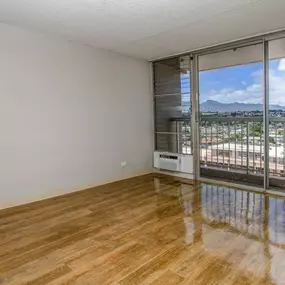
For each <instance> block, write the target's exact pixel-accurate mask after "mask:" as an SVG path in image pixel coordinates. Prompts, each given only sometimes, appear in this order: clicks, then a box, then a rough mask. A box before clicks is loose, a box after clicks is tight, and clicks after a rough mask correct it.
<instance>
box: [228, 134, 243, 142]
mask: <svg viewBox="0 0 285 285" xmlns="http://www.w3.org/2000/svg"><path fill="white" fill-rule="evenodd" d="M242 139H243V135H242V134H232V135H231V136H230V141H231V142H234V141H241V140H242Z"/></svg>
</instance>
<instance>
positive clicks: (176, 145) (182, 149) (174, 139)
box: [156, 133, 192, 154]
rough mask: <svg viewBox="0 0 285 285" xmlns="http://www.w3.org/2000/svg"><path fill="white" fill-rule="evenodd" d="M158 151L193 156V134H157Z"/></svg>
mask: <svg viewBox="0 0 285 285" xmlns="http://www.w3.org/2000/svg"><path fill="white" fill-rule="evenodd" d="M156 150H157V151H163V152H171V153H179V154H192V148H191V134H190V133H183V134H156Z"/></svg>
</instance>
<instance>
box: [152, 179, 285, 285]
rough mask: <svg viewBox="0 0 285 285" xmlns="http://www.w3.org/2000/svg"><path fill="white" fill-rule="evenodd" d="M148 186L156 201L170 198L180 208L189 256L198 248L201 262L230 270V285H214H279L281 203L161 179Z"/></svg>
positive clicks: (284, 243) (282, 276) (284, 255)
mask: <svg viewBox="0 0 285 285" xmlns="http://www.w3.org/2000/svg"><path fill="white" fill-rule="evenodd" d="M154 185H155V189H156V192H157V193H158V194H159V195H162V196H163V195H167V196H171V197H173V199H176V201H177V203H179V204H180V205H181V209H182V210H181V211H182V212H183V222H184V227H185V237H184V242H185V243H186V244H187V245H189V246H192V247H191V250H192V251H193V248H195V247H193V245H195V244H199V249H198V247H196V248H195V250H198V251H199V254H200V255H201V256H205V255H206V256H207V258H209V259H211V258H214V259H215V260H217V262H218V264H219V265H220V266H221V267H223V268H224V269H223V270H225V268H227V270H233V269H234V270H235V272H236V273H233V275H232V274H231V275H230V276H231V278H233V280H231V281H232V282H229V283H228V281H226V280H223V281H222V280H221V279H219V283H220V284H277V285H280V284H285V269H283V267H284V266H283V264H285V200H284V199H282V198H277V197H272V196H266V195H263V194H259V193H253V192H247V191H242V190H238V189H232V188H228V187H224V186H218V185H211V184H206V183H195V184H194V185H189V184H184V183H181V182H173V181H169V180H165V179H162V178H155V182H154ZM191 254H192V253H191ZM199 260H200V259H199ZM205 264H207V263H206V261H205ZM238 273H239V274H242V279H243V281H244V282H243V281H240V280H242V279H238V276H237V275H238ZM215 274H216V272H213V275H212V277H214V278H216V275H215ZM235 275H236V276H235ZM221 276H222V275H221ZM235 280H239V281H238V282H236V281H235ZM245 280H247V281H245ZM223 282H224V283H223ZM211 284H212V283H211ZM213 284H216V283H213ZM217 284H218V283H217Z"/></svg>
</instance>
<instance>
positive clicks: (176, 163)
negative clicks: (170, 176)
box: [154, 151, 193, 174]
mask: <svg viewBox="0 0 285 285" xmlns="http://www.w3.org/2000/svg"><path fill="white" fill-rule="evenodd" d="M154 167H155V168H158V169H163V170H170V171H176V172H183V173H190V174H192V173H193V156H192V155H184V154H174V153H169V152H159V151H155V152H154Z"/></svg>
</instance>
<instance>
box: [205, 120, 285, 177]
mask: <svg viewBox="0 0 285 285" xmlns="http://www.w3.org/2000/svg"><path fill="white" fill-rule="evenodd" d="M284 154H285V118H277V117H273V118H270V125H269V173H270V175H271V176H284V173H285V155H284ZM264 160H265V157H264V136H263V118H262V117H201V120H200V163H201V166H202V167H210V168H223V169H227V170H232V171H238V172H245V173H247V174H263V172H264Z"/></svg>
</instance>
